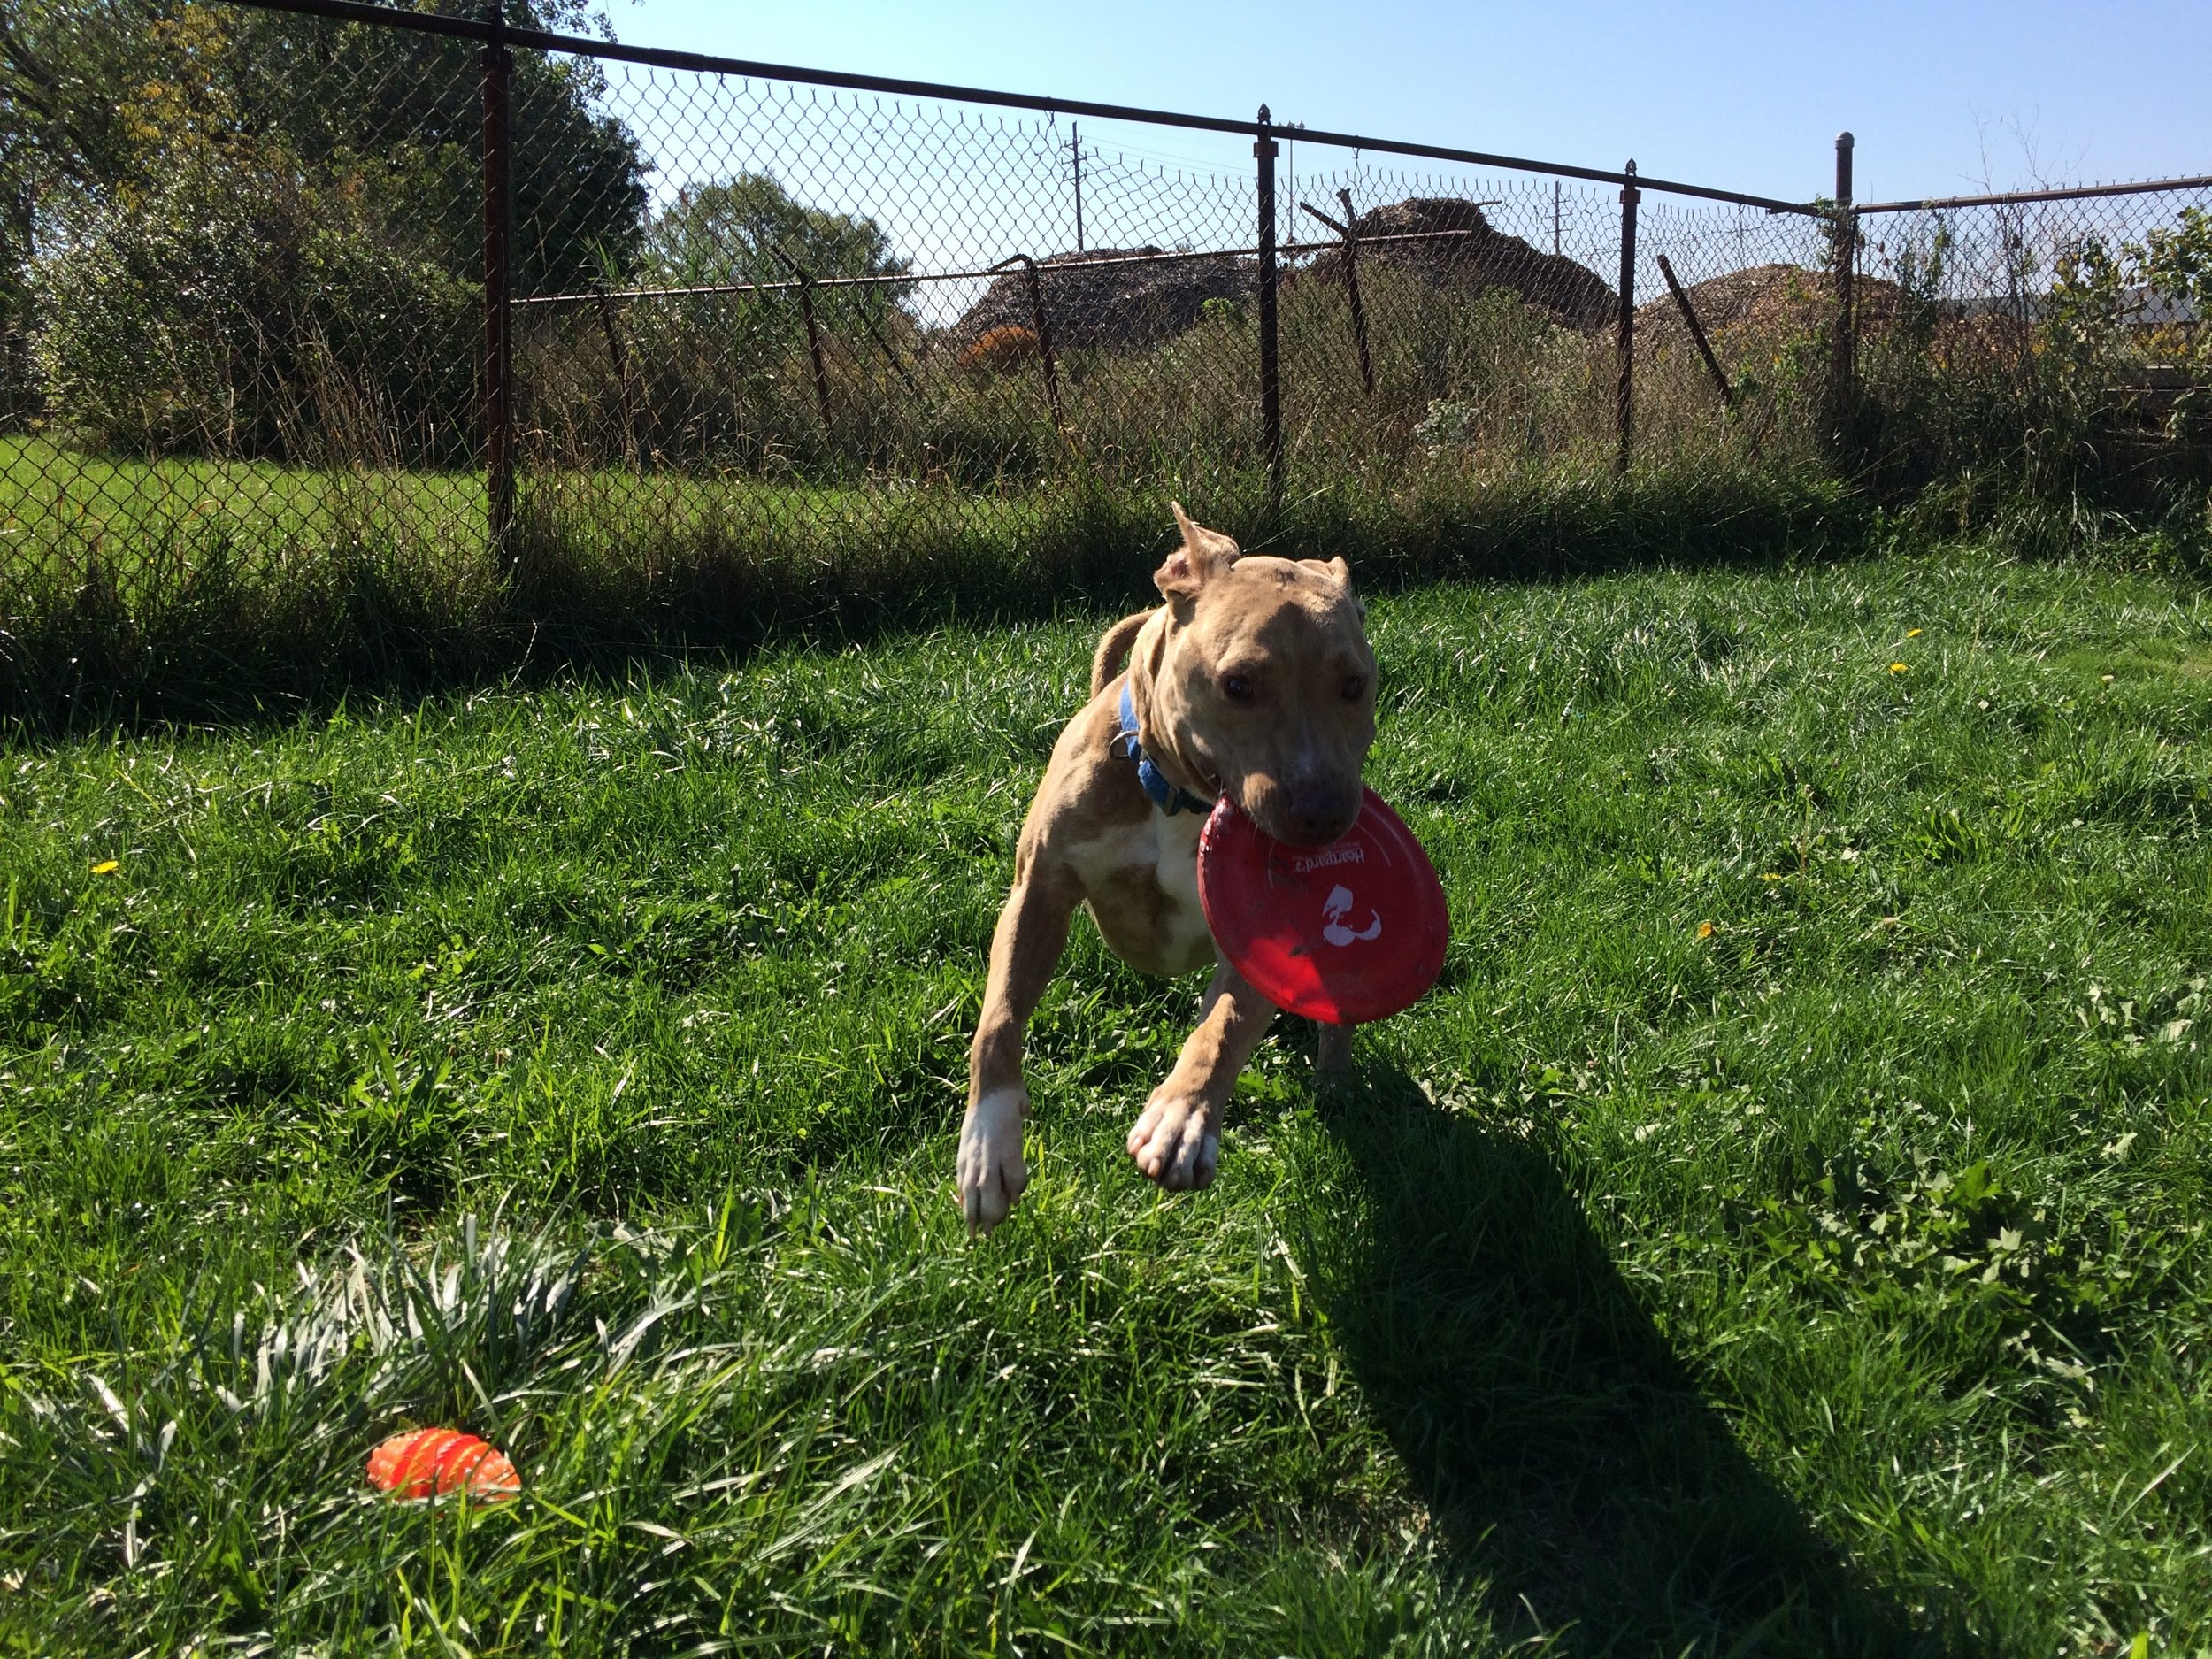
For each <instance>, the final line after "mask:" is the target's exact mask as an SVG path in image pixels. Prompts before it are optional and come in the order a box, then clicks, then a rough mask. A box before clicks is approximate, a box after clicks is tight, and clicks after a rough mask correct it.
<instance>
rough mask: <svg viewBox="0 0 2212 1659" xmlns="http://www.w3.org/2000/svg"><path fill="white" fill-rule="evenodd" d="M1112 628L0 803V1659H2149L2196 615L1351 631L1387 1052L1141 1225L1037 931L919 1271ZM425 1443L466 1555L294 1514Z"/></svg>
mask: <svg viewBox="0 0 2212 1659" xmlns="http://www.w3.org/2000/svg"><path fill="white" fill-rule="evenodd" d="M1104 619H1105V618H1104V617H1103V616H1102V615H1078V616H1066V617H1063V618H1059V619H1056V620H1046V621H1039V622H1036V623H1033V624H1028V625H1024V626H1009V627H1002V628H994V629H980V628H978V629H963V628H960V627H957V626H945V627H941V628H939V629H937V630H936V631H934V632H929V633H926V634H925V633H915V634H906V635H900V634H895V633H883V634H878V635H876V636H874V637H873V639H872V642H870V643H867V644H864V645H859V646H850V647H846V648H843V649H833V648H827V647H825V648H821V649H799V648H795V647H785V648H778V649H759V650H757V651H755V652H754V653H752V654H750V655H748V656H743V657H737V658H733V659H719V660H717V661H715V662H713V663H712V664H709V663H707V662H706V661H705V660H703V659H694V660H693V661H692V662H691V663H690V664H688V665H673V666H666V667H664V668H661V669H658V670H655V671H651V672H647V671H643V670H641V671H639V672H636V673H634V674H633V675H632V676H630V677H628V678H626V679H625V678H621V677H612V678H596V679H595V678H588V677H587V678H582V679H563V680H557V681H556V682H555V683H551V684H548V685H533V684H523V683H516V684H513V685H508V686H500V685H498V684H496V683H495V684H493V685H491V686H490V687H488V688H483V689H479V690H476V691H474V692H449V693H445V694H441V695H435V696H432V697H429V698H426V699H424V700H420V701H417V702H411V703H402V702H397V701H394V702H389V703H370V702H366V701H357V702H354V703H349V704H343V705H340V706H338V707H336V708H335V709H331V708H329V707H325V708H324V709H323V710H322V711H321V712H319V713H318V714H316V715H314V716H313V717H311V718H305V717H303V718H298V719H296V720H294V721H291V722H289V723H287V722H273V721H264V722H262V723H260V724H252V725H242V726H240V725H233V726H210V727H206V728H203V729H201V730H198V731H194V732H188V733H178V734H173V735H157V734H153V733H147V734H142V735H139V736H135V737H127V738H121V737H112V736H104V737H71V738H57V739H54V740H51V741H30V740H28V739H26V738H20V737H19V738H17V739H16V740H14V741H12V746H11V747H9V748H8V749H6V750H5V751H4V755H0V759H4V769H0V887H4V893H5V897H4V902H0V922H4V929H5V932H4V935H0V1591H4V1594H0V1650H4V1651H10V1652H21V1653H27V1654H28V1653H82V1654H116V1655H120V1654H127V1653H149V1654H157V1653H158V1654H166V1653H172V1652H179V1651H185V1650H189V1651H194V1652H206V1653H212V1652H218V1651H231V1650H237V1651H241V1652H280V1653H319V1654H327V1655H347V1654H357V1653H365V1652H370V1651H393V1652H404V1653H411V1654H412V1653H422V1654H453V1653H471V1654H501V1653H525V1652H528V1653H540V1652H569V1653H577V1654H605V1653H617V1652H634V1653H639V1654H664V1653H666V1654H674V1653H685V1652H708V1651H725V1650H733V1651H764V1652H800V1651H810V1652H830V1653H855V1654H860V1653H866V1654H889V1653H921V1652H926V1653H978V1654H981V1653H1022V1654H1040V1655H1041V1654H1058V1653H1110V1654H1120V1653H1133V1652H1136V1653H1164V1654H1180V1653H1190V1654H1216V1653H1221V1654H1252V1655H1279V1654H1298V1655H1336V1654H1348V1653H1374V1654H1386V1653H1389V1654H1430V1653H1434V1654H1442V1653H1472V1654H1485V1655H1492V1654H1494V1655H1503V1654H1508V1653H1544V1652H1549V1653H1558V1654H1562V1655H1567V1654H1573V1655H1584V1654H1624V1655H1627V1654H1633V1655H1645V1654H1650V1655H1668V1656H1669V1659H1671V1656H1672V1655H1682V1654H1700V1655H1716V1656H1717V1655H1748V1654H1760V1653H1773V1654H1815V1653H1817V1654H1854V1655H1859V1654H1863V1655H1896V1654H1910V1653H1926V1654H1959V1655H1979V1654H1986V1655H2024V1654H2053V1653H2056V1654H2123V1653H2136V1654H2147V1653H2151V1652H2174V1653H2194V1652H2199V1651H2201V1650H2202V1649H2204V1648H2205V1647H2207V1646H2208V1645H2212V1573H2208V1551H2212V1546H2208V1544H2207V1543H2206V1541H2205V1540H2207V1539H2208V1537H2212V1405H2208V1400H2207V1394H2206V1386H2205V1382H2204V1379H2203V1374H2202V1367H2203V1364H2204V1356H2205V1353H2206V1347H2207V1342H2208V1340H2212V1302H2208V1293H2212V1283H2208V1273H2207V1269H2206V1266H2205V1259H2206V1251H2205V1233H2206V1227H2207V1224H2208V1222H2212V1193H2208V1190H2207V1178H2206V1173H2205V1171H2206V1168H2207V1163H2206V1159H2207V1154H2208V1151H2212V1146H2208V1129H2212V1122H2208V1111H2207V1103H2206V1102H2207V1092H2208V1083H2212V1077H2208V1066H2207V1062H2206V1058H2205V1055H2204V1052H2203V1050H2202V1048H2201V1047H2200V1044H2201V1042H2202V1041H2203V1040H2204V1036H2205V1033H2206V1026H2205V1023H2204V1022H2205V1018H2206V1015H2205V1010H2204V1002H2205V996H2206V985H2207V977H2208V974H2212V909H2208V902H2207V901H2208V898H2212V841H2208V834H2207V831H2208V829H2212V747H2208V742H2212V603H2208V602H2207V600H2206V599H2205V597H2204V596H2203V594H2202V591H2201V589H2200V586H2199V585H2198V584H2197V583H2196V582H2195V581H2194V580H2192V579H2187V578H2184V577H2179V576H2174V575H2169V574H2161V573H2157V572H2154V571H2143V570H2134V571H2131V570H2129V569H2125V568H2122V567H2121V566H2120V565H2118V564H2117V563H2116V562H2114V561H2111V560H2104V561H2092V560H2080V561H2076V562H2073V563H2067V564H2061V563H2026V564H2023V563H2019V562H2016V561H2012V560H2008V559H2005V558H2001V557H1998V556H1997V555H1995V554H1994V553H1991V552H1988V551H1985V550H1979V549H1975V548H1972V547H1951V548H1945V549H1926V548H1923V549H1918V550H1901V551H1900V550H1893V551H1890V552H1888V553H1886V554H1882V555H1880V556H1878V557H1865V558H1858V559H1847V560H1839V561H1829V562H1812V561H1804V562H1791V561H1787V560H1774V561H1769V562H1766V563H1764V564H1760V565H1748V566H1744V567H1740V568H1725V567H1722V568H1709V569H1706V570H1702V571H1694V570H1680V569H1678V570H1672V571H1658V572H1640V573H1625V574H1608V575H1597V576H1592V577H1587V578H1584V579H1581V580H1546V581H1530V582H1523V583H1508V582H1491V583H1482V584H1468V583H1460V584H1444V585H1436V586H1429V587H1413V588H1402V589H1399V590H1396V591H1394V592H1389V593H1386V594H1383V595H1379V597H1378V601H1377V603H1376V605H1375V610H1374V633H1375V637H1376V641H1377V644H1378V649H1379V656H1380V657H1381V659H1382V662H1383V664H1384V674H1385V685H1384V694H1383V706H1384V714H1383V735H1382V738H1381V741H1380V742H1379V747H1378V750H1377V753H1376V757H1375V760H1374V764H1373V766H1372V769H1371V778H1372V780H1373V781H1374V782H1375V783H1376V784H1377V786H1378V787H1379V788H1380V789H1381V790H1382V791H1383V793H1384V794H1385V795H1387V796H1389V797H1390V798H1391V799H1392V800H1393V801H1394V803H1396V804H1397V805H1398V806H1399V807H1400V809H1401V810H1402V811H1403V812H1404V813H1405V815H1406V817H1407V818H1408V819H1409V821H1410V822H1411V823H1412V824H1413V826H1414V827H1415V828H1416V829H1417V831H1418V832H1419V833H1420V834H1421V835H1422V836H1423V838H1424V839H1425V841H1426V843H1427V844H1428V846H1429V847H1430V849H1432V853H1433V854H1434V856H1435V858H1436V862H1437V864H1438V866H1439V869H1440V872H1441V873H1442V874H1443V876H1444V879H1445V882H1446V885H1447V887H1448V889H1449V891H1450V893H1451V895H1452V902H1453V907H1454V922H1455V944H1454V948H1453V952H1452V956H1451V958H1450V960H1449V963H1448V967H1447V970H1446V974H1445V979H1444V980H1443V982H1442V984H1441V985H1440V987H1439V988H1438V990H1437V991H1436V992H1435V993H1434V995H1432V997H1431V998H1430V999H1429V1000H1428V1001H1427V1002H1425V1003H1424V1004H1422V1005H1421V1006H1420V1007H1419V1008H1418V1009H1417V1010H1414V1011H1413V1012H1411V1013H1409V1014H1408V1015H1405V1016H1403V1017H1402V1018H1398V1019H1396V1020H1394V1021H1391V1022H1388V1023H1386V1025H1381V1026H1379V1027H1377V1028H1373V1029H1371V1030H1369V1031H1366V1032H1363V1033H1362V1035H1361V1037H1360V1039H1359V1047H1358V1052H1357V1058H1356V1071H1355V1072H1354V1074H1353V1076H1352V1078H1351V1079H1349V1081H1348V1083H1346V1084H1345V1085H1344V1086H1343V1087H1340V1088H1333V1089H1332V1090H1330V1091H1329V1092H1327V1093H1326V1094H1317V1092H1316V1090H1315V1088H1314V1087H1313V1084H1312V1081H1311V1077H1310V1066H1309V1064H1308V1059H1307V1052H1308V1050H1309V1049H1310V1032H1309V1031H1303V1030H1301V1029H1298V1028H1295V1027H1292V1028H1286V1029H1282V1030H1279V1032H1278V1033H1277V1034H1276V1035H1275V1036H1273V1037H1271V1039H1270V1041H1269V1043H1268V1045H1267V1046H1266V1048H1264V1049H1263V1051H1262V1054H1261V1056H1260V1057H1259V1059H1258V1060H1257V1061H1256V1064H1255V1065H1254V1067H1253V1068H1252V1069H1251V1071H1249V1073H1248V1076H1247V1078H1246V1079H1245V1080H1244V1082H1243V1083H1242V1085H1241V1086H1240V1091H1239V1094H1238V1096H1237V1100H1236V1102H1235V1103H1234V1105H1233V1109H1232V1114H1231V1119H1230V1127H1229V1132H1228V1134H1227V1137H1226V1140H1225V1149H1224V1159H1223V1173H1222V1177H1221V1179H1220V1181H1219V1182H1218V1184H1217V1186H1216V1187H1215V1188H1214V1189H1213V1190H1212V1191H1210V1192H1208V1193H1205V1194H1198V1195H1194V1196H1182V1197H1173V1198H1168V1197H1163V1196H1161V1195H1160V1194H1157V1193H1156V1192H1155V1191H1153V1190H1152V1189H1151V1188H1150V1187H1148V1186H1147V1185H1146V1184H1145V1183H1144V1182H1143V1181H1142V1180H1141V1179H1139V1178H1138V1177H1136V1176H1135V1174H1134V1173H1133V1171H1132V1170H1131V1169H1130V1168H1129V1166H1128V1163H1127V1159H1126V1157H1125V1155H1124V1154H1123V1153H1122V1151H1121V1146H1120V1143H1121V1138H1122V1136H1123V1134H1124V1133H1125V1128H1126V1126H1127V1124H1128V1123H1129V1121H1130V1120H1131V1118H1133V1116H1134V1114H1135V1112H1136V1110H1137V1109H1138V1106H1139V1104H1140V1102H1141V1100H1142V1098H1143V1095H1144V1093H1145V1091H1146V1089H1147V1088H1148V1086H1149V1083H1150V1082H1151V1081H1152V1080H1153V1079H1156V1077H1157V1076H1158V1075H1160V1074H1161V1072H1162V1071H1163V1070H1164V1067H1165V1065H1166V1064H1167V1063H1168V1060H1169V1057H1170V1056H1171V1053H1172V1051H1173V1049H1174V1048H1175V1046H1176V1044H1177V1043H1178V1042H1179V1039H1180V1037H1181V1035H1182V1033H1183V1031H1184V1030H1185V1028H1186V1025H1187V1021H1188V1020H1189V1018H1190V1017H1191V1013H1192V1010H1193V1009H1194V1005H1195V1002H1196V996H1197V990H1198V987H1197V985H1196V984H1195V983H1194V982H1191V981H1180V982H1172V983H1159V982H1154V981H1148V980H1146V979H1141V978H1140V977H1139V976H1136V975H1134V974H1133V973H1131V972H1128V971H1126V970H1125V969H1123V968H1122V967H1120V966H1119V965H1118V964H1116V963H1115V962H1114V961H1113V960H1112V959H1111V958H1110V957H1109V956H1107V955H1106V954H1105V953H1104V952H1103V950H1102V949H1101V948H1100V947H1099V945H1098V943H1097V941H1096V940H1095V937H1094V935H1092V934H1090V933H1088V932H1087V930H1086V929H1084V928H1083V927H1081V926H1079V929H1078V934H1077V939H1076V942H1075V944H1074V945H1073V947H1072V948H1071V953H1070V956H1069V958H1068V961H1067V963H1066V964H1064V972H1063V973H1062V975H1061V977H1060V979H1058V980H1057V981H1056V985H1055V987H1054V990H1053V991H1052V993H1051V994H1050V995H1049V997H1048V1001H1047V1002H1046V1005H1045V1007H1044V1009H1043V1010H1042V1011H1041V1014H1040V1016H1039V1018H1038V1020H1037V1022H1036V1025H1035V1027H1034V1032H1033V1056H1034V1057H1033V1068H1032V1082H1033V1087H1034V1090H1035V1094H1036V1100H1037V1107H1038V1110H1037V1115H1036V1118H1035V1120H1034V1123H1033V1142H1032V1156H1033V1168H1034V1169H1035V1170H1036V1171H1037V1176H1036V1179H1035V1181H1034V1182H1033V1186H1032V1187H1031V1189H1030V1194H1029V1197H1028V1199H1027V1200H1026V1202H1025V1204H1024V1205H1023V1206H1022V1208H1021V1209H1020V1210H1018V1212H1017V1214H1016V1216H1015V1217H1014V1218H1013V1219H1012V1220H1011V1221H1010V1223H1009V1224H1008V1225H1005V1226H1004V1227H1002V1229H1000V1231H999V1232H997V1233H995V1234H994V1235H993V1236H992V1237H991V1238H989V1239H988V1240H984V1241H982V1242H979V1243H975V1242H971V1241H969V1240H967V1239H966V1238H965V1237H964V1234H963V1233H962V1231H961V1229H960V1227H959V1225H958V1221H957V1216H956V1210H955V1209H954V1205H953V1202H952V1187H951V1180H952V1133H953V1130H954V1127H955V1125H956V1118H957V1110H958V1103H959V1087H960V1084H959V1079H960V1077H961V1074H962V1071H963V1065H964V1049H965V1044H966V1040H967V1037H968V1034H969V1033H970V1031H971V1029H972V1019H973V1017H974V1012H975V1009H976V1004H977V999H978V995H979V990H980V983H981V972H982V960H983V953H984V950H985V947H986V944H987V938H988V934H989V930H990V926H991V921H992V918H993V916H994V913H995V906H996V903H997V902H998V899H999V898H1000V896H1001V895H1002V888H1003V883H1004V881H1005V879H1006V875H1007V871H1008V865H1009V860H1010V849H1011V845H1012V840H1013V836H1014V833H1015V829H1016V826H1017V825H1018V819H1019V817H1020V813H1021V810H1022V807H1023V804H1024V803H1025V799H1026V796H1027V793H1028V790H1029V788H1030V787H1031V785H1032V784H1033V780H1034V778H1035V776H1036V775H1037V773H1038V772H1039V771H1040V769H1041V764H1042V760H1043V757H1044V755H1045V753H1046V751H1047V749H1048V745H1049V742H1050V741H1051V737H1052V735H1053V733H1054V732H1055V730H1056V726H1057V724H1058V722H1059V721H1060V720H1061V719H1062V718H1064V716H1065V714H1066V712H1067V711H1068V710H1070V709H1071V707H1072V706H1073V703H1074V700H1075V698H1076V697H1077V696H1078V695H1079V687H1080V685H1081V683H1082V680H1083V675H1084V672H1085V669H1086V666H1087V653H1088V649H1089V647H1090V643H1091V641H1092V640H1093V639H1094V636H1095V632H1096V630H1097V628H1098V626H1100V625H1101V623H1102V621H1103V620H1104ZM443 1422H458V1423H462V1424H465V1425H467V1426H469V1427H471V1428H473V1429H476V1430H478V1431H480V1432H484V1433H486V1434H488V1435H489V1436H491V1437H492V1438H494V1439H495V1440H497V1441H498V1443H500V1444H501V1445H502V1446H503V1447H504V1448H507V1449H508V1450H509V1451H511V1453H512V1454H513V1455H514V1457H515V1460H516V1462H517V1463H518V1465H519V1466H520V1467H521V1468H522V1470H523V1471H524V1476H525V1479H526V1486H527V1490H526V1494H525V1495H524V1496H523V1497H522V1498H521V1499H520V1500H519V1501H518V1502H515V1503H513V1504H511V1505H506V1506H502V1507H497V1508H489V1509H486V1508H477V1509H468V1508H465V1507H461V1506H458V1505H455V1504H451V1503H448V1504H443V1505H440V1506H435V1507H430V1506H419V1507H411V1508H410V1507H397V1506H393V1505H390V1504H388V1503H386V1502H381V1501H379V1500H377V1499H375V1498H373V1497H372V1496H371V1495H370V1494H368V1493H367V1491H366V1489H365V1486H364V1483H363V1480H362V1478H361V1466H362V1460H363V1458H364V1456H365V1454H366V1452H367V1450H368V1448H369V1447H370V1446H371V1445H373V1443H374V1442H375V1441H376V1440H378V1439H379V1438H380V1437H381V1436H382V1435H383V1434H385V1433H387V1432H390V1431H391V1430H393V1429H394V1428H396V1427H397V1426H401V1425H409V1424H415V1423H443ZM2139 1635H2140V1636H2141V1638H2142V1640H2138V1639H2139Z"/></svg>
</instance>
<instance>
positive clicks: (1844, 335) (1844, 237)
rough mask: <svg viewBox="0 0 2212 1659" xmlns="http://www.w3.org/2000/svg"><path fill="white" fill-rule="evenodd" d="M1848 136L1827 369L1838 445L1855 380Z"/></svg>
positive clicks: (1839, 188)
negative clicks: (1833, 327) (1832, 336)
mask: <svg viewBox="0 0 2212 1659" xmlns="http://www.w3.org/2000/svg"><path fill="white" fill-rule="evenodd" d="M1855 142H1856V141H1855V140H1854V139H1853V138H1852V136H1851V134H1848V133H1838V134H1836V205H1835V216H1834V219H1833V222H1832V226H1831V236H1832V245H1833V249H1834V259H1835V266H1836V272H1835V274H1836V337H1835V340H1834V342H1833V343H1834V347H1835V360H1834V362H1833V364H1832V365H1831V366H1830V370H1829V386H1828V402H1829V422H1830V426H1831V427H1832V430H1833V432H1834V434H1835V437H1836V439H1837V441H1838V442H1841V441H1842V439H1843V436H1844V434H1845V431H1846V429H1847V426H1848V424H1849V421H1850V419H1851V410H1852V405H1853V403H1854V402H1855V392H1856V390H1857V388H1856V385H1855V382H1856V380H1857V379H1858V324H1859V319H1858V293H1857V288H1858V283H1857V280H1856V279H1857V275H1858V264H1859V216H1858V215H1857V214H1856V213H1855V212H1854V211H1852V208H1851V152H1852V149H1853V147H1854V145H1855Z"/></svg>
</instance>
